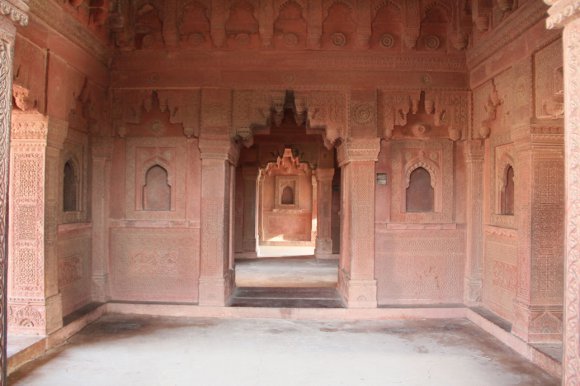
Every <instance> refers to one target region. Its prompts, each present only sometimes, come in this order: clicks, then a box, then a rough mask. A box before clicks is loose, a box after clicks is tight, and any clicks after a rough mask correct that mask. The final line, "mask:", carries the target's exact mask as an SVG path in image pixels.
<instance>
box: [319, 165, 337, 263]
mask: <svg viewBox="0 0 580 386" xmlns="http://www.w3.org/2000/svg"><path fill="white" fill-rule="evenodd" d="M333 176H334V169H329V168H327V169H325V168H318V169H316V181H317V186H318V189H317V191H318V194H317V197H316V200H317V202H318V218H317V223H316V224H317V225H316V228H317V230H316V249H315V253H316V256H319V257H325V256H328V255H331V254H332V233H331V216H332V177H333Z"/></svg>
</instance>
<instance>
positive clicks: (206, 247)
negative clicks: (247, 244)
mask: <svg viewBox="0 0 580 386" xmlns="http://www.w3.org/2000/svg"><path fill="white" fill-rule="evenodd" d="M199 148H200V150H201V270H200V277H199V304H200V305H202V306H224V305H226V303H227V301H228V299H229V297H230V295H231V292H232V290H233V286H234V273H233V270H232V269H230V263H229V261H230V253H231V248H230V243H231V242H232V239H231V237H230V220H231V214H230V211H231V194H230V189H231V188H232V184H231V181H230V180H231V179H233V178H235V175H234V174H233V173H232V170H233V169H232V167H231V166H232V165H235V164H236V163H237V159H238V155H239V149H238V148H237V146H236V145H234V144H233V143H232V142H230V141H229V140H223V139H221V140H218V139H205V138H201V139H200V141H199Z"/></svg>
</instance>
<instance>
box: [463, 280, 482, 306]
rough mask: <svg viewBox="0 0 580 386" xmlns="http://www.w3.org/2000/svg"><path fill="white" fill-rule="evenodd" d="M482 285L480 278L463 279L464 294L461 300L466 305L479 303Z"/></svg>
mask: <svg viewBox="0 0 580 386" xmlns="http://www.w3.org/2000/svg"><path fill="white" fill-rule="evenodd" d="M482 287H483V282H482V281H481V279H473V278H466V279H465V295H464V299H463V300H464V302H465V304H466V305H467V306H476V305H479V304H480V303H481V289H482Z"/></svg>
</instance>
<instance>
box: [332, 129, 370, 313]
mask: <svg viewBox="0 0 580 386" xmlns="http://www.w3.org/2000/svg"><path fill="white" fill-rule="evenodd" d="M379 150H380V140H379V138H371V139H367V138H364V139H362V138H361V139H353V138H349V139H348V140H346V141H345V142H343V143H342V144H341V145H340V146H339V148H338V164H339V166H340V167H341V177H342V192H343V197H342V208H341V217H342V218H341V226H342V229H341V244H342V245H341V248H340V252H341V254H340V266H339V274H338V287H339V291H340V294H341V296H342V297H343V299H344V301H345V303H346V304H347V306H348V307H349V308H372V307H376V306H377V281H376V280H375V162H376V161H377V158H378V155H379Z"/></svg>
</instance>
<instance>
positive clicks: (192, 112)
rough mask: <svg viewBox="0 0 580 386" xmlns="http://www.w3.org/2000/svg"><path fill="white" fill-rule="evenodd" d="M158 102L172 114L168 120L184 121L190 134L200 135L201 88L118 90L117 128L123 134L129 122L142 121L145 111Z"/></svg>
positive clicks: (181, 122)
mask: <svg viewBox="0 0 580 386" xmlns="http://www.w3.org/2000/svg"><path fill="white" fill-rule="evenodd" d="M155 103H158V106H159V110H160V111H161V112H167V113H168V114H169V122H170V123H172V124H181V125H183V134H184V135H185V136H186V137H187V138H191V137H199V132H200V104H201V95H200V90H199V89H192V90H162V91H155V90H117V91H116V92H115V95H114V104H113V106H114V110H113V121H114V125H115V127H116V132H117V134H119V136H121V137H124V135H125V134H126V127H125V125H126V124H139V123H141V120H142V116H143V114H144V113H148V112H150V111H151V110H152V109H153V106H154V104H155Z"/></svg>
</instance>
